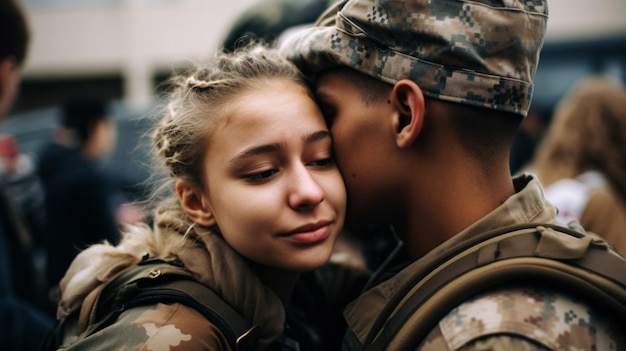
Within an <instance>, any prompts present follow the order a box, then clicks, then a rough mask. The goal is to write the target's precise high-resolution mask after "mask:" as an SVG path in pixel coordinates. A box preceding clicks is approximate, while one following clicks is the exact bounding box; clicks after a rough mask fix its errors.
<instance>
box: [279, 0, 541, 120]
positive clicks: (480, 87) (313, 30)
mask: <svg viewBox="0 0 626 351" xmlns="http://www.w3.org/2000/svg"><path fill="white" fill-rule="evenodd" d="M547 16H548V7H547V1H546V0H472V1H465V0H437V1H430V0H406V1H382V0H351V1H347V2H346V1H344V2H342V3H340V4H338V5H336V7H335V8H331V9H329V10H328V11H327V12H326V13H325V14H324V15H322V16H321V17H320V19H318V22H317V23H316V26H313V27H310V28H308V29H306V30H303V31H302V32H300V33H299V34H297V35H295V36H293V37H291V38H289V39H288V40H286V41H285V42H284V43H283V44H282V46H281V50H282V52H283V54H285V55H287V57H289V58H290V59H291V60H292V61H293V62H295V63H296V64H297V65H298V66H299V67H300V69H301V70H302V71H303V72H304V73H306V74H315V73H319V72H321V71H322V70H324V69H328V68H332V67H336V66H346V67H349V68H352V69H354V70H357V71H360V72H362V73H365V74H367V75H369V76H372V77H375V78H377V79H380V80H382V81H385V82H388V83H391V84H394V83H396V82H397V81H398V80H401V79H411V80H413V81H415V82H416V83H417V84H418V85H419V86H420V88H421V89H422V91H423V92H424V95H426V96H427V97H431V98H436V99H441V100H445V101H451V102H458V103H463V104H467V105H473V106H480V107H485V108H489V109H494V110H499V111H505V112H512V113H515V114H519V115H526V114H527V112H528V109H529V106H530V101H531V98H532V88H533V78H534V75H535V72H536V68H537V64H538V61H539V52H540V50H541V47H542V45H543V41H544V35H545V29H546V23H547Z"/></svg>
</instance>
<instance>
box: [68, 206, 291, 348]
mask: <svg viewBox="0 0 626 351" xmlns="http://www.w3.org/2000/svg"><path fill="white" fill-rule="evenodd" d="M173 217H174V216H173ZM184 225H186V226H189V223H185V224H184ZM181 226H183V225H181ZM148 230H149V229H148V228H146V233H142V232H137V231H135V232H132V233H131V234H127V236H125V237H124V239H123V240H122V242H121V243H120V245H118V246H116V247H113V246H109V245H104V244H99V245H93V246H91V247H89V248H88V249H86V250H84V251H82V252H81V253H80V254H79V255H78V256H77V257H76V259H75V260H74V261H73V262H72V265H71V266H70V268H69V270H68V272H67V274H66V275H65V277H64V278H63V280H62V281H61V289H62V296H61V300H60V302H59V307H58V311H57V317H58V318H59V319H61V318H64V317H68V316H71V315H75V313H76V312H78V311H80V307H81V305H83V304H84V303H85V301H88V300H89V295H90V293H92V292H93V291H94V290H97V289H98V288H100V287H101V286H102V284H105V283H107V282H109V281H111V280H112V279H113V278H114V277H115V276H117V275H118V274H119V272H120V271H126V270H127V268H128V267H130V266H133V265H134V264H135V263H136V262H137V260H138V257H141V256H142V254H139V252H133V251H134V250H146V251H145V252H147V253H149V255H150V257H153V258H160V259H163V260H166V261H168V262H172V263H174V264H176V265H178V266H181V267H185V269H186V270H188V271H190V272H191V273H192V275H193V277H194V278H195V279H196V280H197V281H198V282H200V283H201V284H203V285H205V286H207V287H209V288H211V289H212V290H213V291H214V292H215V293H216V294H218V295H219V296H220V297H222V299H223V300H224V301H225V302H226V303H228V304H229V305H230V306H231V307H232V308H233V309H234V310H236V311H237V312H238V313H239V314H240V315H241V316H242V317H243V318H244V319H246V320H247V321H248V322H249V324H250V325H256V326H258V327H259V348H261V349H262V348H265V347H267V345H269V344H271V343H272V342H274V341H275V340H276V339H278V338H279V337H280V336H281V334H282V332H283V327H284V323H285V309H284V307H283V304H282V302H281V301H280V299H279V298H278V297H277V296H276V295H275V294H274V293H273V291H271V290H270V289H269V288H268V287H266V286H265V285H263V284H262V283H261V281H260V280H259V278H258V277H257V276H256V275H255V274H254V273H253V272H252V271H251V270H250V268H249V266H248V264H247V263H246V262H245V261H244V260H243V258H242V257H241V256H239V254H237V253H236V252H235V251H234V250H233V249H232V248H231V247H230V246H229V245H228V244H227V243H226V242H225V241H224V240H223V239H222V238H221V237H220V236H219V235H217V234H214V233H211V232H209V231H207V230H206V229H204V228H193V230H190V231H189V233H187V236H186V237H191V238H193V239H190V240H184V239H182V237H181V235H182V234H181V233H179V232H178V231H176V230H174V229H173V227H171V228H167V226H164V227H163V228H158V227H157V228H156V231H157V233H156V234H150V233H149V231H148ZM183 232H184V231H183ZM155 238H159V239H155ZM154 240H158V241H160V243H156V242H155V241H154ZM180 244H183V245H180ZM156 245H161V246H162V247H164V248H166V251H163V252H161V253H159V251H158V250H154V247H155V246H156ZM151 248H152V249H151ZM80 328H81V326H80V325H79V326H78V330H81V329H80ZM83 329H84V328H83ZM71 334H72V333H65V336H66V340H65V342H64V346H63V347H61V348H59V349H60V350H90V351H91V350H149V351H162V350H165V351H167V350H170V351H175V350H186V351H187V350H225V351H227V350H230V347H229V344H228V342H227V340H226V338H225V337H224V335H223V334H222V332H221V331H220V330H219V329H218V328H217V327H216V326H215V325H213V324H212V323H211V322H209V321H208V320H207V319H206V318H205V317H204V316H203V315H202V314H201V313H200V312H198V311H196V310H195V309H193V308H190V307H187V306H186V305H183V304H180V303H157V304H151V305H146V306H138V307H133V308H130V309H128V310H126V311H124V312H123V313H121V314H120V315H119V316H118V317H117V318H116V319H115V320H114V321H112V322H111V323H109V325H108V326H106V327H105V328H103V329H101V330H99V331H97V332H96V333H95V334H92V335H90V336H88V337H86V338H82V337H77V335H76V333H74V335H71Z"/></svg>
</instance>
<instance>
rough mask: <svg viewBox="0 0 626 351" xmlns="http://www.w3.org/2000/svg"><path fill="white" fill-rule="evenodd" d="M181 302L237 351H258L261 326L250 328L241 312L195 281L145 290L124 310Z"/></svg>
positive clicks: (130, 301) (167, 284)
mask: <svg viewBox="0 0 626 351" xmlns="http://www.w3.org/2000/svg"><path fill="white" fill-rule="evenodd" d="M173 302H176V303H181V304H183V305H185V306H188V307H191V308H193V309H195V310H196V311H198V312H200V313H201V314H202V315H203V316H204V317H205V318H206V319H207V320H209V321H210V322H211V323H213V324H214V325H215V326H217V327H218V328H219V330H220V331H221V332H222V333H223V334H224V336H225V337H226V339H227V340H228V342H229V344H230V347H231V348H232V349H233V350H240V351H247V350H254V349H255V348H256V344H257V343H258V337H259V335H258V331H259V329H258V327H257V326H252V327H250V323H248V321H246V320H245V319H244V318H243V317H241V315H239V313H237V312H236V311H235V310H234V309H233V308H232V307H231V306H230V305H228V304H227V303H226V302H224V300H223V299H222V298H221V297H220V296H218V295H217V294H216V293H215V292H214V291H213V290H211V289H209V288H207V287H206V286H204V285H202V284H200V283H198V282H196V281H193V280H186V279H185V280H173V281H170V282H167V283H165V284H161V285H159V286H153V287H149V288H144V289H141V291H140V292H139V293H137V294H136V295H135V296H134V297H133V298H132V299H131V300H129V301H126V302H125V303H124V307H123V309H124V310H126V309H129V308H132V307H135V306H141V305H150V304H155V303H173Z"/></svg>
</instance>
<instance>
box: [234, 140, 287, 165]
mask: <svg viewBox="0 0 626 351" xmlns="http://www.w3.org/2000/svg"><path fill="white" fill-rule="evenodd" d="M282 148H283V145H282V144H279V143H275V144H266V145H259V146H253V147H251V148H248V149H245V150H243V151H242V152H240V153H238V154H237V155H235V156H234V157H233V158H231V159H230V160H229V162H231V163H233V162H237V161H239V160H242V159H244V158H247V157H250V156H255V155H260V154H266V153H272V152H276V151H278V150H281V149H282Z"/></svg>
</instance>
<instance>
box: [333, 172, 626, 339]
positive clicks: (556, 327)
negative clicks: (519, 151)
mask: <svg viewBox="0 0 626 351" xmlns="http://www.w3.org/2000/svg"><path fill="white" fill-rule="evenodd" d="M515 186H516V190H517V193H516V194H515V195H514V196H512V197H510V198H509V199H508V200H507V201H506V202H505V203H504V204H502V205H501V206H500V207H498V208H497V209H495V210H494V211H493V212H491V213H490V214H489V215H487V216H485V217H484V218H482V219H481V220H480V221H478V222H476V223H474V224H473V225H472V226H470V227H469V228H467V229H466V230H464V231H463V232H461V233H459V234H457V235H455V236H454V237H453V238H451V239H449V240H448V241H447V242H444V243H443V244H441V245H440V246H439V247H437V248H435V249H434V250H433V251H431V253H429V254H428V255H426V256H424V257H423V258H422V259H420V260H417V261H415V262H413V263H412V264H410V265H409V266H407V267H406V268H404V269H402V270H401V271H399V272H398V273H396V274H395V275H394V276H393V277H392V278H390V279H388V280H386V281H384V282H382V283H380V284H378V285H377V286H375V287H374V288H372V289H370V290H368V291H367V292H365V293H364V294H362V295H361V297H360V298H359V299H358V300H356V301H355V302H353V303H352V304H351V305H349V306H348V307H347V308H346V311H345V313H344V314H345V317H346V320H347V322H348V327H349V332H348V333H347V336H346V340H345V345H344V346H345V348H346V349H349V350H358V349H361V344H362V343H363V341H364V340H365V338H366V336H367V335H368V333H369V332H370V329H371V328H372V325H373V324H374V321H375V320H376V318H377V317H378V315H379V314H381V312H382V310H383V309H384V308H385V306H386V305H387V303H388V302H389V301H390V300H391V299H392V297H393V296H394V295H395V294H396V291H397V290H398V289H399V288H400V287H401V286H402V282H404V281H405V280H407V279H408V278H407V277H410V276H412V275H414V274H415V271H416V270H419V269H420V268H422V267H423V266H424V262H427V261H429V260H430V259H431V258H432V257H434V256H435V255H438V254H439V253H440V252H444V251H445V250H446V248H447V247H450V246H451V245H453V244H454V243H455V242H461V241H463V240H465V239H466V238H469V237H472V236H475V235H477V234H480V233H483V232H485V231H488V230H490V229H494V228H498V227H503V226H507V225H511V224H517V223H551V222H554V221H555V220H556V209H555V208H554V207H553V206H552V205H551V204H549V203H548V202H546V200H545V199H544V197H543V191H542V189H541V185H540V184H539V182H538V181H537V180H536V179H534V178H533V177H532V176H530V175H522V176H520V177H518V178H515ZM574 293H575V292H574ZM581 298H583V297H581V296H575V295H570V294H569V292H561V291H559V290H556V287H555V288H554V289H552V288H550V289H545V288H540V287H535V286H505V287H502V288H500V289H498V290H494V291H487V292H484V293H482V294H481V295H478V296H474V297H471V298H468V300H467V301H465V302H463V303H462V304H461V305H459V306H458V307H456V308H454V309H453V310H452V311H450V313H449V314H448V315H447V316H445V317H444V318H443V319H442V320H441V321H440V322H439V324H438V325H437V326H433V330H432V331H431V332H430V334H429V335H428V336H427V337H426V339H425V340H424V341H423V342H422V344H421V345H419V347H418V345H415V346H416V347H417V348H416V350H421V351H430V350H455V351H457V350H478V349H482V348H481V347H486V346H487V345H488V346H489V347H486V348H485V349H489V350H510V349H512V348H513V346H512V344H511V343H514V344H515V345H516V346H515V348H514V349H516V350H525V349H526V350H594V349H595V350H602V349H605V350H621V349H623V348H626V344H625V343H624V342H625V341H624V336H623V334H622V333H621V332H620V331H619V330H618V328H619V325H620V324H618V323H616V321H612V320H611V319H610V318H611V317H610V316H608V315H606V314H601V313H599V312H598V311H596V310H594V309H592V308H591V307H590V306H589V303H590V302H589V301H584V300H581Z"/></svg>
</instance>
